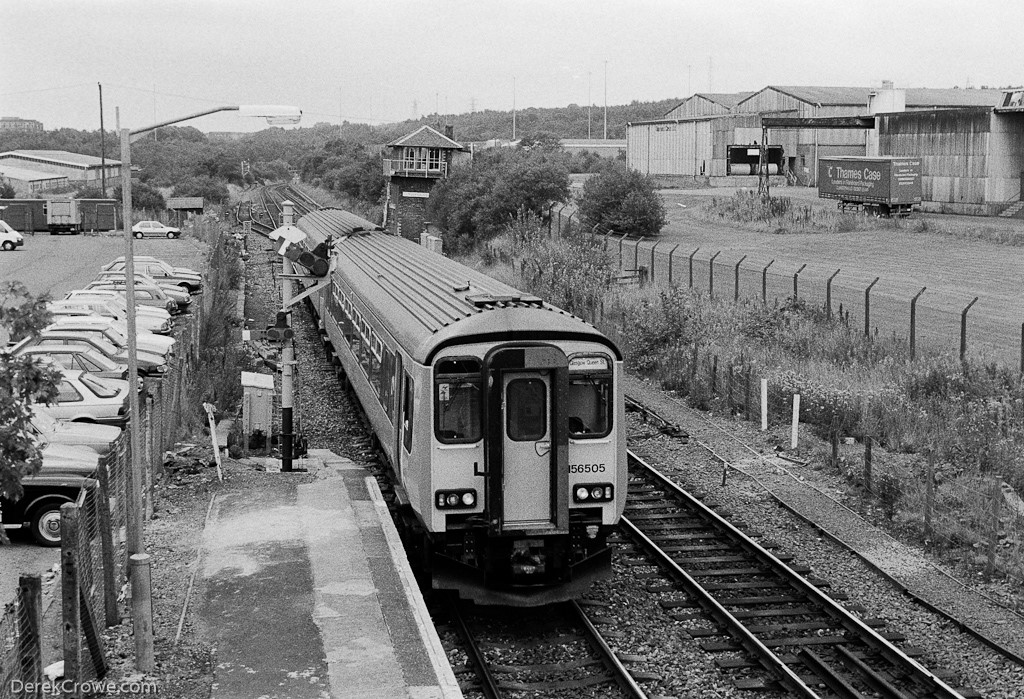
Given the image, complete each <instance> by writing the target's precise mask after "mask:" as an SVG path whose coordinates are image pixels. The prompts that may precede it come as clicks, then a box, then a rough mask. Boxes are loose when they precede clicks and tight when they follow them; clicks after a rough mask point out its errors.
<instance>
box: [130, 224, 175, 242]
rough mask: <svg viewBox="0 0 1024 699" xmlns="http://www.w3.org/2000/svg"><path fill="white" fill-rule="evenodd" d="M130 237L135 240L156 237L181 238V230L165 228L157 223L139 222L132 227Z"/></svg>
mask: <svg viewBox="0 0 1024 699" xmlns="http://www.w3.org/2000/svg"><path fill="white" fill-rule="evenodd" d="M132 235H134V236H135V237H136V238H144V237H147V236H156V237H158V238H178V237H180V236H181V229H180V228H175V227H174V226H167V225H165V224H163V223H160V222H159V221H139V222H138V223H136V224H135V225H134V226H132Z"/></svg>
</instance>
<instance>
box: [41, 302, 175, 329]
mask: <svg viewBox="0 0 1024 699" xmlns="http://www.w3.org/2000/svg"><path fill="white" fill-rule="evenodd" d="M46 310H48V311H49V312H50V313H52V314H53V315H54V316H55V317H57V316H67V317H74V316H85V317H93V318H108V319H110V320H120V321H122V322H127V320H128V311H127V308H123V307H118V306H116V305H114V304H112V303H110V302H109V301H106V300H103V299H98V298H94V299H87V298H85V299H79V300H78V301H72V300H67V299H65V300H63V301H50V302H49V303H47V304H46ZM135 327H136V328H137V329H139V330H144V331H146V332H150V333H156V334H157V335H169V334H170V332H171V327H172V326H171V321H170V316H168V317H167V318H166V319H164V320H161V319H159V318H157V317H156V316H154V315H150V314H145V313H136V314H135Z"/></svg>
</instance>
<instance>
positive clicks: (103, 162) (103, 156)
mask: <svg viewBox="0 0 1024 699" xmlns="http://www.w3.org/2000/svg"><path fill="white" fill-rule="evenodd" d="M96 86H97V87H99V88H100V182H101V183H102V184H101V185H100V187H102V189H103V198H104V199H106V198H107V132H106V131H105V130H104V129H103V84H102V83H96ZM114 218H115V219H116V218H117V216H115V217H114ZM114 223H115V224H116V223H117V221H116V220H115V221H114Z"/></svg>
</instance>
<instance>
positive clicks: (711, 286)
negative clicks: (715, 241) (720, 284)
mask: <svg viewBox="0 0 1024 699" xmlns="http://www.w3.org/2000/svg"><path fill="white" fill-rule="evenodd" d="M721 254H722V251H721V250H719V251H718V252H716V253H715V254H714V255H712V256H711V259H710V260H708V297H710V298H714V297H715V258H716V257H718V256H719V255H721Z"/></svg>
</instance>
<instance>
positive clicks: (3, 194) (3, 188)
mask: <svg viewBox="0 0 1024 699" xmlns="http://www.w3.org/2000/svg"><path fill="white" fill-rule="evenodd" d="M16 196H18V193H17V192H15V191H14V187H12V186H11V185H10V184H9V183H7V182H0V199H14V198H15V197H16Z"/></svg>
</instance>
